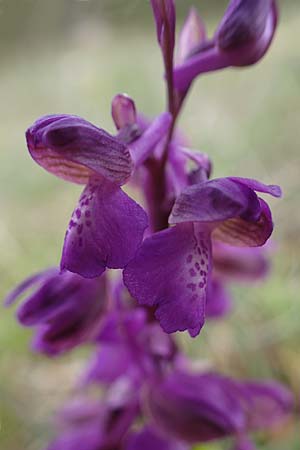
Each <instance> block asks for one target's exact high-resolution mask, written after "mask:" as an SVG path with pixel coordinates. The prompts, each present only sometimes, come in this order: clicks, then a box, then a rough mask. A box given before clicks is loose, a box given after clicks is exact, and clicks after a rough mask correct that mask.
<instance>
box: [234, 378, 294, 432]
mask: <svg viewBox="0 0 300 450" xmlns="http://www.w3.org/2000/svg"><path fill="white" fill-rule="evenodd" d="M243 386H244V388H245V389H246V392H247V394H248V396H249V399H250V402H249V410H248V429H249V430H258V429H262V428H267V427H274V426H277V425H278V424H280V423H281V422H283V421H285V420H286V419H287V418H288V417H289V416H290V415H291V414H292V412H293V408H294V398H293V395H292V393H291V392H290V391H289V390H288V389H287V388H286V387H284V386H283V385H281V384H279V383H276V382H274V381H265V382H251V381H250V382H247V383H243Z"/></svg>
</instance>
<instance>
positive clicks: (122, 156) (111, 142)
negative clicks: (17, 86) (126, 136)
mask: <svg viewBox="0 0 300 450" xmlns="http://www.w3.org/2000/svg"><path fill="white" fill-rule="evenodd" d="M26 139H27V145H28V149H29V152H30V154H31V156H32V157H33V159H34V160H35V161H36V162H37V163H38V164H39V165H41V166H42V167H44V168H45V169H46V170H47V171H48V172H50V173H53V174H54V175H56V176H58V177H60V178H63V179H64V180H68V181H73V182H75V183H79V184H86V183H87V182H88V179H89V178H90V176H92V175H95V174H98V175H99V176H103V177H104V178H106V179H108V180H110V181H112V182H115V183H117V184H124V183H125V181H126V180H127V179H128V178H129V177H130V175H131V171H132V161H131V157H130V153H129V150H128V148H127V147H126V145H125V144H123V143H122V142H120V141H119V140H118V139H116V138H114V137H113V136H111V135H109V134H108V133H106V132H105V131H104V130H102V129H100V128H97V127H96V126H94V125H92V124H91V123H89V122H87V121H86V120H84V119H81V118H80V117H76V116H66V115H53V116H45V117H42V118H41V119H39V120H37V121H36V122H35V123H34V124H33V125H32V126H31V127H30V128H29V129H28V130H27V132H26Z"/></svg>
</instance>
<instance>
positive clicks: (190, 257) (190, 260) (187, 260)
mask: <svg viewBox="0 0 300 450" xmlns="http://www.w3.org/2000/svg"><path fill="white" fill-rule="evenodd" d="M192 260H193V255H189V256H188V257H187V258H186V262H187V263H191V262H192Z"/></svg>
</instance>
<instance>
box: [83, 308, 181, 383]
mask: <svg viewBox="0 0 300 450" xmlns="http://www.w3.org/2000/svg"><path fill="white" fill-rule="evenodd" d="M97 343H98V344H100V348H99V350H98V351H97V352H96V354H95V355H94V356H93V357H92V360H91V361H90V363H89V365H88V368H87V369H86V371H85V373H84V375H83V377H82V383H83V384H89V383H104V384H111V383H112V382H114V381H116V380H117V379H119V378H121V377H124V376H128V377H130V378H131V379H134V380H135V385H136V387H138V386H140V385H141V384H142V383H143V382H144V379H145V376H147V377H149V376H152V375H153V374H154V373H156V371H157V370H159V369H160V368H161V367H167V366H170V365H172V364H174V363H175V358H176V353H177V352H176V345H175V343H174V342H173V341H172V339H171V337H170V336H169V335H167V334H166V333H164V332H163V330H162V329H161V327H160V326H159V324H158V323H156V322H151V321H149V319H148V314H147V311H146V310H145V309H144V308H135V309H132V310H128V311H126V310H124V311H112V312H111V313H110V314H108V315H107V317H106V320H104V322H103V323H102V327H101V330H100V333H99V335H98V336H97Z"/></svg>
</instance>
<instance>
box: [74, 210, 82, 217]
mask: <svg viewBox="0 0 300 450" xmlns="http://www.w3.org/2000/svg"><path fill="white" fill-rule="evenodd" d="M75 214H76V217H77V219H80V217H81V211H80V209H79V208H77V209H76V211H75Z"/></svg>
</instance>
